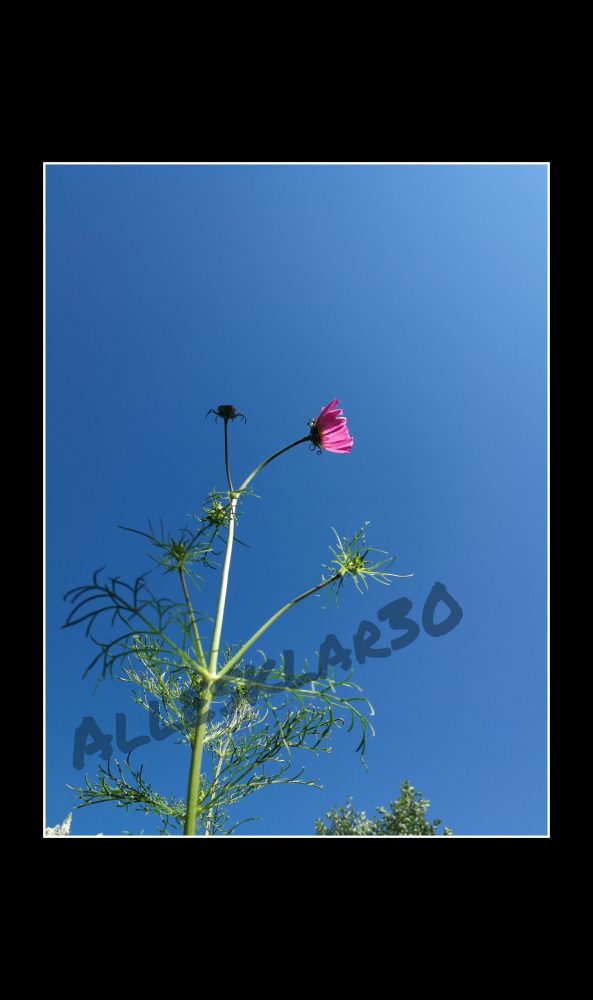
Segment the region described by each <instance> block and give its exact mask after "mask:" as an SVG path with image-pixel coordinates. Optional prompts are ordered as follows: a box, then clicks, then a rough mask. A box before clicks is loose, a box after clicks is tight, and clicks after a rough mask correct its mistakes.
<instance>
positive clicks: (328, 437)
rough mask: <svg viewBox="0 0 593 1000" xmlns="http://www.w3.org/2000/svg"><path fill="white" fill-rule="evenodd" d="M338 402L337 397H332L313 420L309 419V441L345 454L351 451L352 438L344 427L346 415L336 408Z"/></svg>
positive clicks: (325, 449) (318, 446) (324, 448)
mask: <svg viewBox="0 0 593 1000" xmlns="http://www.w3.org/2000/svg"><path fill="white" fill-rule="evenodd" d="M339 402H340V400H339V399H332V401H331V403H328V404H327V406H324V407H323V409H322V411H321V413H320V414H319V416H318V417H317V418H316V419H315V420H310V421H309V427H310V428H311V441H312V442H313V444H314V445H315V447H316V448H323V450H324V451H335V452H337V453H338V454H346V453H347V452H349V451H352V445H353V444H354V438H353V437H350V434H349V432H348V428H347V427H346V417H344V416H343V415H342V411H341V410H339V409H338V405H337V404H338V403H339Z"/></svg>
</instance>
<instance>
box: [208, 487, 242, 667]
mask: <svg viewBox="0 0 593 1000" xmlns="http://www.w3.org/2000/svg"><path fill="white" fill-rule="evenodd" d="M236 509H237V497H236V496H233V497H231V503H230V508H229V523H228V528H227V539H226V549H225V553H224V562H223V564H222V575H221V577H220V590H219V592H218V606H217V608H216V618H215V619H214V631H213V632H212V645H211V647H210V658H209V661H208V672H209V674H210V676H211V677H212V679H214V678H215V677H216V666H217V664H218V652H219V648H220V633H221V632H222V622H223V618H224V607H225V604H226V594H227V588H228V583H229V570H230V568H231V555H232V551H233V538H234V535H235V511H236Z"/></svg>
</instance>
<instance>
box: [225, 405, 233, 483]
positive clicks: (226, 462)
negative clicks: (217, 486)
mask: <svg viewBox="0 0 593 1000" xmlns="http://www.w3.org/2000/svg"><path fill="white" fill-rule="evenodd" d="M228 423H229V422H228V420H225V422H224V464H225V468H226V477H227V481H228V484H229V490H230V491H231V493H233V492H234V491H233V484H232V482H231V473H230V470H229V441H228V430H227V428H228Z"/></svg>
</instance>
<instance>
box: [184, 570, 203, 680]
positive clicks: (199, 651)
mask: <svg viewBox="0 0 593 1000" xmlns="http://www.w3.org/2000/svg"><path fill="white" fill-rule="evenodd" d="M179 579H180V580H181V587H182V589H183V596H184V597H185V603H186V605H187V610H188V612H189V621H190V624H191V627H192V631H193V634H194V648H195V651H196V656H197V658H198V663H199V664H200V666H202V667H204V669H206V657H205V656H204V650H203V649H202V643H201V640H200V633H199V632H198V623H197V621H196V616H195V614H194V609H193V607H192V603H191V600H190V597H189V591H188V589H187V583H186V582H185V573H184V572H183V567H182V566H180V567H179Z"/></svg>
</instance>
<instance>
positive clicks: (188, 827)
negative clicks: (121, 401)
mask: <svg viewBox="0 0 593 1000" xmlns="http://www.w3.org/2000/svg"><path fill="white" fill-rule="evenodd" d="M224 445H225V449H224V453H225V461H226V467H227V476H228V478H229V483H230V476H229V470H228V442H227V421H226V420H225V422H224ZM230 498H231V502H230V505H229V523H228V528H227V539H226V549H225V553H224V562H223V564H222V574H221V577H220V590H219V592H218V604H217V607H216V618H215V619H214V630H213V632H212V645H211V646H210V656H209V658H208V680H207V681H206V688H205V690H204V692H203V694H202V697H201V699H200V706H199V709H198V722H197V725H196V733H195V736H194V742H193V747H192V759H191V767H190V772H189V783H188V790H187V814H186V818H185V829H184V835H185V836H186V837H187V836H189V837H193V836H194V835H195V828H196V817H197V812H198V795H199V792H200V776H201V768H202V751H203V748H204V738H205V736H206V729H207V727H208V710H209V708H210V704H211V702H212V682H213V680H214V678H215V677H216V667H217V664H218V651H219V647H220V634H221V632H222V622H223V618H224V607H225V604H226V595H227V588H228V582H229V570H230V568H231V555H232V551H233V538H234V536H235V511H236V509H237V501H238V496H237V495H236V494H235V493H234V491H232V490H231V494H230Z"/></svg>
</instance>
